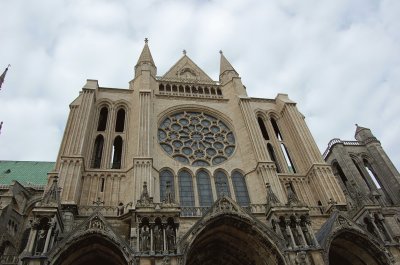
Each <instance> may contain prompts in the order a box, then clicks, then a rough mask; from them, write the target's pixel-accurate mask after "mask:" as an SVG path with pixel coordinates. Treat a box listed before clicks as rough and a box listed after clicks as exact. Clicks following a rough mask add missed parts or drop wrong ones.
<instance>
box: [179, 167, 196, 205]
mask: <svg viewBox="0 0 400 265" xmlns="http://www.w3.org/2000/svg"><path fill="white" fill-rule="evenodd" d="M178 183H179V201H180V205H181V206H194V193H193V180H192V174H190V172H189V171H188V170H186V169H184V170H181V171H180V172H179V173H178Z"/></svg>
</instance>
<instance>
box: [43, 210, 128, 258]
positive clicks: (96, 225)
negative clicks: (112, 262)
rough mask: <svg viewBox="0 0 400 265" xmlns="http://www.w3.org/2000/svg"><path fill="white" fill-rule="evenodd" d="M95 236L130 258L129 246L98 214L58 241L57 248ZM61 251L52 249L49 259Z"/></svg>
mask: <svg viewBox="0 0 400 265" xmlns="http://www.w3.org/2000/svg"><path fill="white" fill-rule="evenodd" d="M95 234H97V235H100V236H102V237H104V238H106V239H108V240H109V241H111V242H112V243H114V244H115V245H117V246H118V248H119V249H121V250H122V253H123V255H124V256H125V257H127V258H128V257H130V256H131V253H130V251H129V250H130V247H129V245H128V244H127V243H126V242H125V240H123V239H122V238H120V237H119V236H118V235H117V234H116V233H115V231H114V230H113V229H112V228H111V226H110V224H109V223H108V222H107V221H106V219H105V218H104V216H103V215H102V214H101V213H100V212H94V213H93V214H92V215H91V216H89V217H88V218H87V219H86V220H85V221H84V222H82V223H81V224H79V225H78V226H77V227H76V228H74V229H73V230H72V231H71V232H70V233H69V234H67V236H66V237H65V238H64V239H62V240H61V241H60V243H59V246H68V245H71V244H73V243H76V242H78V241H79V240H80V239H84V238H85V237H87V236H91V235H95ZM62 251H63V249H62V248H53V250H52V251H51V252H50V253H49V257H54V256H56V255H59V254H60V252H62Z"/></svg>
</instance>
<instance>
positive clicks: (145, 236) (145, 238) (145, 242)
mask: <svg viewBox="0 0 400 265" xmlns="http://www.w3.org/2000/svg"><path fill="white" fill-rule="evenodd" d="M140 237H141V239H142V247H141V250H142V251H149V249H150V248H149V241H150V231H149V227H148V226H147V225H144V226H143V227H142V229H141V230H140Z"/></svg>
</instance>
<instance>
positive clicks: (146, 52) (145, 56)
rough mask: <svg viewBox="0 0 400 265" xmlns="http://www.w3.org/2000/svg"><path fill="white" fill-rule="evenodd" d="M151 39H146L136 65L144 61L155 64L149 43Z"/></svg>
mask: <svg viewBox="0 0 400 265" xmlns="http://www.w3.org/2000/svg"><path fill="white" fill-rule="evenodd" d="M148 42H149V40H148V39H147V38H145V39H144V47H143V50H142V53H141V54H140V57H139V60H138V62H137V64H136V65H139V64H142V63H150V64H151V65H153V66H155V64H154V61H153V57H152V56H151V52H150V48H149V45H148Z"/></svg>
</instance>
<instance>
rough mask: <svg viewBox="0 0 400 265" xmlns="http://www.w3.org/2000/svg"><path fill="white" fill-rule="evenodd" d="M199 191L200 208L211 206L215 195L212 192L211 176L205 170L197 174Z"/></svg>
mask: <svg viewBox="0 0 400 265" xmlns="http://www.w3.org/2000/svg"><path fill="white" fill-rule="evenodd" d="M196 177H197V191H198V193H199V202H200V206H211V204H212V203H213V195H212V191H211V181H210V175H208V173H207V172H206V171H204V170H201V171H199V172H198V173H197V176H196Z"/></svg>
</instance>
